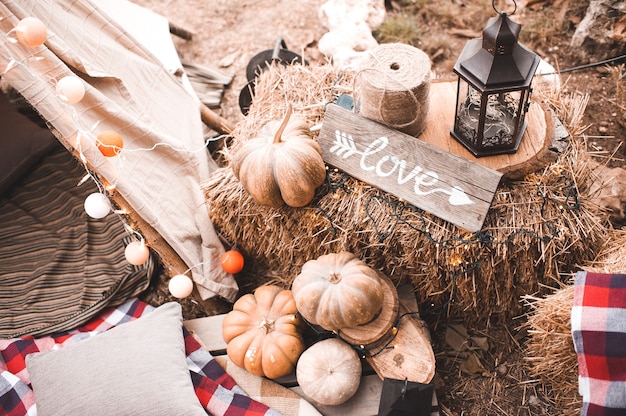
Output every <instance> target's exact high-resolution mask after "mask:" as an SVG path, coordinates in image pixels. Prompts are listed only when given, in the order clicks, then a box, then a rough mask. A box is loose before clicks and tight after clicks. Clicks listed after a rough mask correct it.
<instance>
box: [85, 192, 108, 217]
mask: <svg viewBox="0 0 626 416" xmlns="http://www.w3.org/2000/svg"><path fill="white" fill-rule="evenodd" d="M85 212H86V213H87V215H89V216H90V217H91V218H96V219H100V218H104V217H106V216H107V215H108V213H109V212H111V201H109V198H107V197H106V196H105V195H103V194H101V193H99V192H94V193H93V194H90V195H89V196H88V197H87V199H85Z"/></svg>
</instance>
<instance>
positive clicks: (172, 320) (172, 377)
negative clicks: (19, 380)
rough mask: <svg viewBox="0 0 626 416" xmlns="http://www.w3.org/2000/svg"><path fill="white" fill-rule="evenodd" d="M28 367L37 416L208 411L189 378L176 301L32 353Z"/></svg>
mask: <svg viewBox="0 0 626 416" xmlns="http://www.w3.org/2000/svg"><path fill="white" fill-rule="evenodd" d="M26 367H27V370H28V373H29V375H30V380H31V385H32V388H33V391H34V393H35V402H36V403H37V414H38V415H39V416H47V415H56V416H58V415H70V414H73V415H90V416H97V415H106V416H111V415H133V416H137V415H202V416H206V414H207V413H206V412H205V411H204V409H203V408H202V405H201V404H200V401H199V400H198V398H197V396H196V395H195V392H194V388H193V384H192V382H191V376H190V374H189V368H188V366H187V359H186V354H185V345H184V339H183V333H182V312H181V306H180V305H179V304H178V303H176V302H169V303H166V304H164V305H162V306H160V307H158V308H156V309H155V310H154V311H152V312H151V313H150V314H148V315H145V316H143V317H141V318H139V319H137V320H135V321H132V322H128V323H125V324H122V325H119V326H117V327H115V328H112V329H110V330H108V331H106V332H104V333H102V334H99V335H96V336H94V337H92V338H88V339H86V340H82V341H80V342H77V343H76V344H73V345H69V346H66V347H63V348H61V349H58V350H51V351H45V352H40V353H33V354H30V355H28V356H27V357H26Z"/></svg>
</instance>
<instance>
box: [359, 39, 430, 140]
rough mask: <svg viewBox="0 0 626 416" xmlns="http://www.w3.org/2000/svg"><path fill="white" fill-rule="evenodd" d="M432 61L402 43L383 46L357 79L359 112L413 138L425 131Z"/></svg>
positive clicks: (374, 51)
mask: <svg viewBox="0 0 626 416" xmlns="http://www.w3.org/2000/svg"><path fill="white" fill-rule="evenodd" d="M430 72H431V64H430V58H429V57H428V55H426V54H425V53H424V52H423V51H421V50H420V49H417V48H415V47H413V46H411V45H407V44H403V43H387V44H382V45H380V46H378V47H376V48H375V49H373V50H372V51H371V52H370V53H369V54H368V57H367V58H365V60H364V62H363V64H362V66H361V67H360V69H359V71H358V73H357V76H356V77H355V84H356V85H355V92H356V94H357V95H358V98H359V99H360V106H361V107H360V113H361V115H362V116H364V117H367V118H369V119H371V120H375V121H378V122H380V123H383V124H385V125H387V126H389V127H392V128H395V129H396V130H399V131H401V132H403V133H406V134H409V135H411V136H415V137H417V136H419V135H420V134H421V133H422V132H423V131H424V129H425V128H426V116H427V114H428V92H429V90H430Z"/></svg>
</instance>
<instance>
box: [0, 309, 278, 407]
mask: <svg viewBox="0 0 626 416" xmlns="http://www.w3.org/2000/svg"><path fill="white" fill-rule="evenodd" d="M153 309H154V308H153V307H152V306H149V305H148V304H146V303H144V302H142V301H140V300H138V299H131V300H129V301H127V302H125V303H123V304H122V305H120V306H118V307H117V308H107V309H105V310H103V311H101V312H100V313H99V314H98V315H97V316H96V317H94V318H93V319H91V320H90V321H89V322H88V323H86V324H85V325H83V326H81V327H79V328H77V329H73V330H71V331H69V332H63V333H58V334H53V335H50V336H47V337H42V338H38V339H35V338H32V337H27V338H18V339H9V340H0V414H1V415H6V416H24V415H29V416H36V414H37V410H36V405H35V398H34V394H33V390H32V389H31V387H30V384H29V377H28V371H27V368H26V364H25V358H26V355H28V354H30V353H34V352H38V351H47V350H50V349H52V348H63V347H65V346H67V345H71V344H74V343H76V342H80V341H81V340H84V339H86V338H89V337H92V336H95V335H97V334H99V333H101V332H103V331H106V330H108V329H111V328H113V327H115V326H116V325H119V324H122V323H124V322H128V321H130V320H134V319H137V318H139V317H140V316H142V315H144V314H147V313H149V312H151V311H152V310H153ZM183 329H184V328H183ZM184 336H185V351H186V353H187V364H188V365H189V369H190V370H189V372H190V376H191V380H192V382H193V385H194V388H195V392H196V396H197V397H198V399H199V400H200V403H201V404H202V406H203V407H204V408H205V410H206V411H207V412H208V413H209V414H211V415H215V416H221V415H224V416H226V415H238V416H280V413H278V412H277V411H275V410H273V409H270V408H268V407H267V406H266V405H264V404H262V403H260V402H257V401H255V400H252V399H251V398H250V397H248V396H247V395H246V394H245V393H244V392H243V390H241V388H240V387H239V386H238V385H237V384H236V383H235V381H234V380H233V379H232V378H231V377H230V376H229V375H228V374H227V373H226V372H225V371H224V370H223V368H222V367H221V366H220V365H219V364H218V363H217V361H216V360H215V359H213V357H212V356H211V354H210V353H209V352H207V351H206V350H204V349H203V348H201V346H200V344H199V343H198V342H197V341H196V340H195V339H194V338H193V336H191V335H190V334H189V332H187V331H184Z"/></svg>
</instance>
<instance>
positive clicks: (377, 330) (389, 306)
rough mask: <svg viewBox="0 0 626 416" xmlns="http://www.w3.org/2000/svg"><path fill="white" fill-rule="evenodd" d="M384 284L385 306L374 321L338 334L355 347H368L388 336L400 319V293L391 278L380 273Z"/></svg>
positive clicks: (344, 329)
mask: <svg viewBox="0 0 626 416" xmlns="http://www.w3.org/2000/svg"><path fill="white" fill-rule="evenodd" d="M378 276H379V277H380V279H381V281H382V283H383V292H384V297H383V306H382V309H381V311H380V313H379V314H378V315H377V316H376V317H375V318H374V320H372V321H370V322H368V323H366V324H363V325H359V326H355V327H352V328H343V329H341V330H340V331H338V334H339V336H340V337H341V338H343V339H344V340H345V341H347V342H349V343H350V344H353V345H363V346H367V345H369V344H373V343H375V342H376V341H378V340H380V339H381V338H382V337H384V336H385V335H387V334H388V333H389V332H390V330H391V328H392V327H393V325H394V323H395V321H396V319H397V318H398V308H399V306H398V305H399V301H398V291H397V290H396V287H395V286H394V284H393V282H392V281H391V279H389V277H387V276H385V275H384V274H382V273H380V272H379V273H378Z"/></svg>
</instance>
